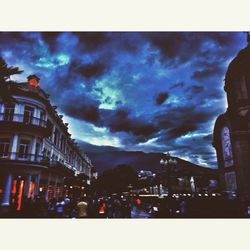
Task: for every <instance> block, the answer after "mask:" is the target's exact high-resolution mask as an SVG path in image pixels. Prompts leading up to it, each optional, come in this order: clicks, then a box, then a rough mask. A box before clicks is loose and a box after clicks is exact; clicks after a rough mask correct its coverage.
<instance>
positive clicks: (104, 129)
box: [0, 32, 246, 167]
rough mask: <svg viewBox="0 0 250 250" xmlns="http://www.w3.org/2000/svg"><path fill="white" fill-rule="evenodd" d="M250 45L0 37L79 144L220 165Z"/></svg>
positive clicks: (122, 37)
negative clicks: (238, 61) (231, 97)
mask: <svg viewBox="0 0 250 250" xmlns="http://www.w3.org/2000/svg"><path fill="white" fill-rule="evenodd" d="M245 46H246V38H245V34H243V33H223V32H222V33H186V32H175V33H168V32H166V33H156V32H154V33H112V32H111V33H84V32H83V33H69V32H66V33H0V52H1V56H2V57H3V58H4V59H5V60H6V62H7V63H8V64H9V65H12V66H18V67H20V68H21V69H23V70H24V73H23V74H21V75H20V76H17V77H13V78H12V79H14V80H19V81H25V80H26V77H27V76H28V75H29V74H37V75H38V76H39V77H40V78H41V81H40V83H41V87H42V88H43V89H44V90H45V91H47V92H48V93H49V94H50V95H51V101H52V103H53V104H54V105H57V106H58V109H59V112H60V113H62V114H63V115H64V121H65V122H69V123H70V132H71V133H72V134H73V137H74V138H77V139H80V140H83V141H86V142H88V143H91V144H94V145H110V146H114V147H119V148H123V149H125V150H143V151H146V152H149V151H157V152H165V151H170V152H171V153H172V154H173V155H175V156H179V157H181V158H184V159H187V160H190V161H192V162H194V163H198V164H200V165H203V166H212V167H215V166H216V158H215V151H214V149H213V147H212V145H211V143H212V131H213V124H214V121H215V118H216V117H217V116H218V115H219V114H220V113H223V112H224V111H225V110H226V99H225V93H224V91H223V87H224V81H223V80H224V76H225V72H226V69H227V66H228V64H229V62H230V60H232V58H233V57H234V56H235V55H236V54H237V52H238V51H239V50H240V49H241V48H243V47H245Z"/></svg>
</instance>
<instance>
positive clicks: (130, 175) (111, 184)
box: [97, 164, 137, 193]
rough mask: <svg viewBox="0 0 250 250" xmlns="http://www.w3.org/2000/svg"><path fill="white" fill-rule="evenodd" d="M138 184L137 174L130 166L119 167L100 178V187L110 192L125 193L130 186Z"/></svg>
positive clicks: (105, 172)
mask: <svg viewBox="0 0 250 250" xmlns="http://www.w3.org/2000/svg"><path fill="white" fill-rule="evenodd" d="M136 182H137V174H136V173H135V172H134V170H133V168H132V167H131V166H129V165H125V164H124V165H119V166H117V167H116V168H114V169H111V170H107V171H104V172H103V174H102V175H101V176H100V177H99V178H98V183H97V185H98V187H99V189H101V190H106V191H108V192H111V193H112V192H123V191H127V190H128V185H129V184H132V185H134V184H135V183H136Z"/></svg>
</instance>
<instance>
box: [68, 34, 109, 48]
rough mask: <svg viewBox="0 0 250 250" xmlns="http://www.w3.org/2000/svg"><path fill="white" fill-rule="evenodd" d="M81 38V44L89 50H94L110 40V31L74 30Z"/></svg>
mask: <svg viewBox="0 0 250 250" xmlns="http://www.w3.org/2000/svg"><path fill="white" fill-rule="evenodd" d="M73 34H74V35H76V36H77V37H78V38H79V45H80V46H83V47H84V48H85V50H87V51H93V50H95V49H98V48H100V47H102V46H104V45H105V44H106V43H108V42H110V39H111V38H110V37H109V35H108V33H103V32H74V33H73Z"/></svg>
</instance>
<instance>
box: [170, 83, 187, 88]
mask: <svg viewBox="0 0 250 250" xmlns="http://www.w3.org/2000/svg"><path fill="white" fill-rule="evenodd" d="M183 87H184V82H177V83H174V84H172V85H171V87H170V89H176V88H177V89H178V88H183Z"/></svg>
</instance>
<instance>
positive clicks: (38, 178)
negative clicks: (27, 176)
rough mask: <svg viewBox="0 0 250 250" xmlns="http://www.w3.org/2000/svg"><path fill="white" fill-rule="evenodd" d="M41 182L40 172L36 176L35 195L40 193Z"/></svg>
mask: <svg viewBox="0 0 250 250" xmlns="http://www.w3.org/2000/svg"><path fill="white" fill-rule="evenodd" d="M39 184H40V174H38V175H37V176H36V180H35V191H34V194H35V196H36V195H38V194H39Z"/></svg>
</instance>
